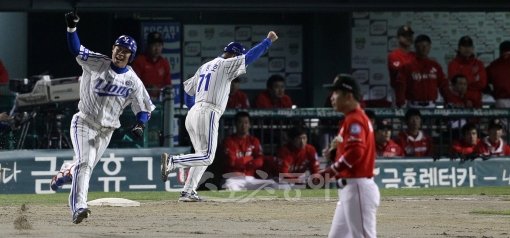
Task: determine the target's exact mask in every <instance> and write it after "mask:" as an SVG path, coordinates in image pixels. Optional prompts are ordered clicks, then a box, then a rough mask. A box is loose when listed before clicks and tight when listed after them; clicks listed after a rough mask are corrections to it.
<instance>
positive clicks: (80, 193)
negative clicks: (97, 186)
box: [69, 114, 114, 214]
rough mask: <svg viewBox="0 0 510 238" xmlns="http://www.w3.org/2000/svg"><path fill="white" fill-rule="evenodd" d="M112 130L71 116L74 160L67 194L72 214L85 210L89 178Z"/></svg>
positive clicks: (108, 141) (108, 140) (76, 116)
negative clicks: (69, 191)
mask: <svg viewBox="0 0 510 238" xmlns="http://www.w3.org/2000/svg"><path fill="white" fill-rule="evenodd" d="M113 130H114V128H104V127H101V126H99V125H98V124H96V123H94V122H90V121H85V120H83V118H82V117H80V116H78V114H75V115H74V116H73V120H72V121H71V131H70V132H71V141H72V142H73V149H74V153H75V155H76V160H75V164H74V168H73V173H72V174H73V183H72V185H71V193H70V194H69V207H70V208H71V213H72V214H74V212H75V211H77V210H78V209H80V208H87V194H88V191H89V180H90V176H91V174H92V170H93V169H94V167H95V166H96V164H97V162H99V160H100V159H101V156H102V155H103V153H104V151H105V150H106V147H108V144H109V143H110V139H111V138H112V134H113Z"/></svg>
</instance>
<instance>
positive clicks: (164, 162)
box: [161, 153, 174, 182]
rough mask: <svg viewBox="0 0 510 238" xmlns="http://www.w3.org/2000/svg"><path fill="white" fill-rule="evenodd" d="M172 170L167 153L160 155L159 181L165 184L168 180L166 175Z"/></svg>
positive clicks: (171, 163) (170, 158) (170, 159)
mask: <svg viewBox="0 0 510 238" xmlns="http://www.w3.org/2000/svg"><path fill="white" fill-rule="evenodd" d="M173 169H174V166H173V162H172V156H170V155H168V154H167V153H163V154H161V180H162V181H163V182H166V181H167V180H168V174H170V171H172V170H173Z"/></svg>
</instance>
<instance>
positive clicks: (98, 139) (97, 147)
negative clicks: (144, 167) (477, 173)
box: [51, 12, 155, 224]
mask: <svg viewBox="0 0 510 238" xmlns="http://www.w3.org/2000/svg"><path fill="white" fill-rule="evenodd" d="M79 19H80V18H79V17H78V15H76V13H75V12H70V13H67V14H66V23H67V43H68V46H69V50H70V51H71V53H72V54H73V55H74V56H76V61H77V62H78V64H79V65H80V66H81V67H82V69H83V74H82V76H81V81H80V102H79V104H78V109H79V112H78V113H76V114H74V116H73V119H72V121H71V130H70V132H71V140H72V143H73V148H74V152H75V156H76V158H75V160H74V161H73V164H72V165H69V164H64V165H63V166H62V170H63V171H60V172H59V174H58V175H57V176H56V177H54V179H53V181H52V184H51V187H52V188H58V187H59V186H61V185H62V184H64V183H65V182H69V181H72V187H71V192H70V194H69V207H70V208H71V213H72V215H73V223H75V224H78V223H80V222H82V220H83V219H85V218H87V217H88V215H89V214H90V210H89V209H88V208H87V194H88V189H89V180H90V176H91V173H92V170H93V168H94V166H95V165H96V164H97V162H99V160H100V159H101V156H102V155H103V153H104V151H105V149H106V147H107V146H108V144H109V143H110V139H111V137H112V133H113V131H114V130H115V129H116V128H119V127H120V122H119V117H120V115H121V114H122V112H123V110H124V108H125V107H126V106H128V105H129V104H131V109H132V110H133V112H134V113H135V114H136V118H137V123H136V125H135V126H134V127H133V129H132V132H133V134H134V135H135V136H136V137H141V136H142V135H143V129H144V124H145V123H146V122H147V121H148V120H149V118H150V112H151V111H153V110H154V109H155V106H154V105H153V104H152V102H151V100H150V97H149V94H148V93H147V91H146V90H145V88H144V86H143V83H142V82H141V80H140V79H139V78H138V76H137V75H136V73H135V72H134V71H133V70H132V69H131V67H129V66H128V65H127V64H128V63H129V62H131V61H132V60H133V58H134V56H135V54H136V48H137V47H136V42H135V40H134V39H133V38H132V37H130V36H126V35H122V36H120V37H119V38H118V39H117V40H116V41H115V43H114V45H113V49H112V58H111V59H110V58H109V57H107V56H106V55H102V54H98V53H95V52H92V51H89V50H88V49H87V48H85V47H84V46H82V45H80V40H79V38H78V34H77V33H76V24H77V23H78V21H79ZM66 171H67V172H66Z"/></svg>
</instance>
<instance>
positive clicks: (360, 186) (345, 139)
mask: <svg viewBox="0 0 510 238" xmlns="http://www.w3.org/2000/svg"><path fill="white" fill-rule="evenodd" d="M332 90H333V91H334V92H333V95H332V96H331V103H332V107H333V108H334V109H335V110H336V111H339V112H342V113H343V114H344V115H345V118H344V122H343V124H342V126H341V128H340V130H339V136H340V138H341V140H342V141H341V142H340V143H339V144H338V148H337V151H339V153H337V154H338V155H340V156H339V157H338V158H337V159H336V162H334V163H333V164H332V165H331V166H329V167H327V168H326V169H324V170H322V171H321V172H319V174H316V175H313V176H311V181H312V182H313V183H314V184H315V183H316V182H317V180H318V179H322V178H324V176H326V177H325V178H329V177H339V178H340V179H339V180H338V186H339V188H342V189H339V190H338V195H339V197H340V201H339V202H338V203H337V206H336V210H335V215H334V217H333V222H332V225H331V229H330V231H329V237H376V236H377V235H376V212H377V207H378V206H379V202H380V194H379V188H378V187H377V185H376V183H375V182H374V180H373V176H374V165H375V156H376V152H375V151H376V149H375V139H374V129H373V127H372V123H371V122H370V120H369V119H368V117H367V116H366V114H365V113H364V111H363V109H362V108H361V107H360V104H359V101H360V98H361V96H360V88H359V85H358V83H357V82H356V81H355V80H354V79H352V78H350V77H342V78H341V79H340V80H337V81H336V82H335V83H334V84H333V86H332ZM328 176H329V177H328Z"/></svg>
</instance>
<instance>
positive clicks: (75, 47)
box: [65, 12, 81, 56]
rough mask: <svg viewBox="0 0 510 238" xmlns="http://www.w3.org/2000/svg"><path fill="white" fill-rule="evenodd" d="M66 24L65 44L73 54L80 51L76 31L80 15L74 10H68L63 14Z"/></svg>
mask: <svg viewBox="0 0 510 238" xmlns="http://www.w3.org/2000/svg"><path fill="white" fill-rule="evenodd" d="M65 18H66V24H67V46H68V47H69V51H70V52H71V54H73V55H74V56H78V54H79V53H80V45H81V44H80V39H79V38H78V33H76V25H77V24H78V22H79V21H80V17H78V15H77V14H76V13H75V12H68V13H66V15H65Z"/></svg>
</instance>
